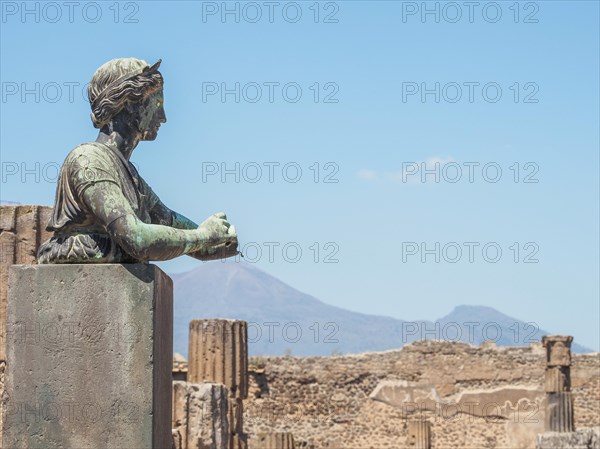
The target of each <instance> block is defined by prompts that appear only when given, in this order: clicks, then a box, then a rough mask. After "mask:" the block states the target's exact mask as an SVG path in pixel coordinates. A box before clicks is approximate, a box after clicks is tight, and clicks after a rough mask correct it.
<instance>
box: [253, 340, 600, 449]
mask: <svg viewBox="0 0 600 449" xmlns="http://www.w3.org/2000/svg"><path fill="white" fill-rule="evenodd" d="M545 366H546V363H545V350H544V349H543V348H542V346H541V344H539V343H536V344H533V345H531V346H529V347H520V348H517V347H495V346H493V345H485V346H483V347H473V346H470V345H467V344H464V343H448V342H433V341H422V342H415V343H413V344H411V345H408V346H405V347H404V348H403V349H401V350H394V351H386V352H380V353H366V354H360V355H348V356H340V357H308V358H295V357H260V358H252V359H251V360H250V385H249V398H248V400H247V401H246V410H245V416H244V426H245V431H246V432H247V433H248V434H249V436H250V438H251V439H252V438H253V437H255V436H256V435H258V434H260V433H262V432H269V431H278V432H285V431H289V432H292V433H293V435H294V438H295V440H296V447H311V446H314V447H316V448H330V449H333V448H336V449H339V448H344V449H367V448H374V449H384V448H389V449H392V448H393V449H398V448H399V447H408V444H409V443H408V441H407V435H408V422H409V421H410V420H413V419H426V420H428V421H430V422H431V430H432V440H431V444H432V448H444V449H446V448H478V449H479V448H510V449H518V448H535V442H536V436H537V434H539V433H541V432H543V430H544V408H545V407H544V405H545V402H544V401H545V392H544V371H545ZM599 370H600V355H599V354H597V353H596V354H589V355H581V354H576V355H574V356H573V365H572V369H571V378H572V392H573V397H574V414H575V427H576V428H582V427H593V426H598V425H600V378H599V377H598V372H599ZM378 387H379V394H380V397H379V398H377V397H375V396H376V395H377V393H376V394H375V395H374V392H375V391H376V390H377V389H378ZM384 387H385V388H384Z"/></svg>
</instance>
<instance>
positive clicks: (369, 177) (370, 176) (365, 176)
mask: <svg viewBox="0 0 600 449" xmlns="http://www.w3.org/2000/svg"><path fill="white" fill-rule="evenodd" d="M358 178H359V179H362V180H363V181H373V180H374V179H377V172H376V171H375V170H371V169H368V168H361V169H360V170H359V171H358Z"/></svg>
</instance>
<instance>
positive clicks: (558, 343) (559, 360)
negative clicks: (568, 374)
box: [542, 335, 573, 367]
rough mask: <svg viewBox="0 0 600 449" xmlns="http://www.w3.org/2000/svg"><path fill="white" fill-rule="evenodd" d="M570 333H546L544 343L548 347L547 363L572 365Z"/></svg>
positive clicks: (550, 364)
mask: <svg viewBox="0 0 600 449" xmlns="http://www.w3.org/2000/svg"><path fill="white" fill-rule="evenodd" d="M571 343H573V337H571V336H570V335H544V336H543V337H542V344H543V345H544V347H545V348H546V364H547V366H548V367H551V366H571Z"/></svg>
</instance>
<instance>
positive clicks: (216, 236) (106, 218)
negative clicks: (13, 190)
mask: <svg viewBox="0 0 600 449" xmlns="http://www.w3.org/2000/svg"><path fill="white" fill-rule="evenodd" d="M83 201H84V202H85V204H86V205H87V206H88V208H89V210H90V211H92V213H93V214H94V215H95V216H96V218H97V220H98V221H99V222H100V223H101V224H102V225H103V226H104V227H105V228H106V230H107V231H108V233H109V234H110V235H111V237H112V238H113V239H114V240H115V241H116V242H117V244H118V245H119V246H120V247H121V248H123V250H124V251H125V252H126V253H127V254H129V255H130V256H132V257H134V258H136V259H138V260H143V261H148V260H168V259H173V258H175V257H177V256H180V255H182V254H188V253H206V255H207V256H210V255H213V254H216V253H218V252H219V251H222V249H223V247H225V246H230V245H232V243H234V245H235V246H236V247H237V236H236V235H235V230H234V229H233V227H231V228H230V225H229V223H227V221H226V220H225V218H224V217H225V215H224V214H216V215H213V216H211V217H210V218H209V219H208V220H206V221H205V222H204V223H202V225H200V227H198V228H196V229H175V228H173V227H170V226H164V225H159V224H146V223H144V222H142V221H141V220H140V219H139V218H137V216H136V215H135V213H134V212H133V210H132V209H131V206H130V205H129V202H128V201H127V199H126V198H125V197H124V196H123V193H122V192H121V189H120V187H119V186H118V185H117V184H115V183H112V182H109V181H104V182H98V183H95V184H92V185H90V186H89V187H87V188H86V189H85V190H84V192H83Z"/></svg>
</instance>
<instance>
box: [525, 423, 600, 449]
mask: <svg viewBox="0 0 600 449" xmlns="http://www.w3.org/2000/svg"><path fill="white" fill-rule="evenodd" d="M536 448H537V449H600V427H596V428H593V429H592V428H588V429H579V430H577V431H575V432H567V433H559V432H545V433H542V434H540V435H538V436H537V441H536Z"/></svg>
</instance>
